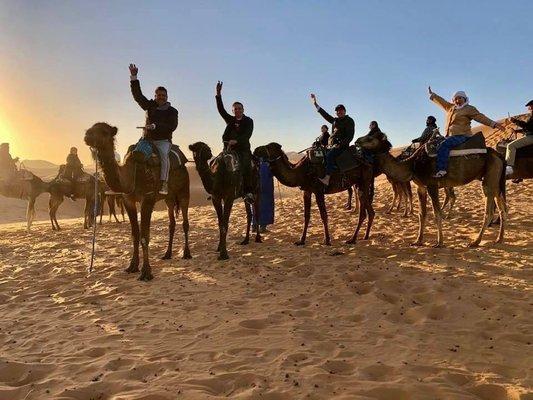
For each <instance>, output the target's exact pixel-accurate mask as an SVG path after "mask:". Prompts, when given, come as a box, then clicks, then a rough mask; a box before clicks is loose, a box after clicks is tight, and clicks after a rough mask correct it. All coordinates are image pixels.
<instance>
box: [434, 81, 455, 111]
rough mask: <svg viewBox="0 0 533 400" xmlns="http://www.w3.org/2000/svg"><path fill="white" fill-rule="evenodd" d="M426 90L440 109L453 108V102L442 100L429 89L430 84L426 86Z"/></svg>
mask: <svg viewBox="0 0 533 400" xmlns="http://www.w3.org/2000/svg"><path fill="white" fill-rule="evenodd" d="M428 92H429V99H430V100H431V101H432V102H433V103H435V104H437V105H438V106H439V107H441V108H442V109H444V110H445V111H448V110H450V109H452V108H453V104H452V103H449V102H447V101H446V100H444V99H443V98H442V97H440V96H439V95H438V94H437V93H434V92H433V91H432V90H431V86H429V87H428Z"/></svg>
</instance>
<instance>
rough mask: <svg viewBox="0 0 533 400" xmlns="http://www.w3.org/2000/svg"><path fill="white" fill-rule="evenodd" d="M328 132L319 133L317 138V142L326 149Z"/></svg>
mask: <svg viewBox="0 0 533 400" xmlns="http://www.w3.org/2000/svg"><path fill="white" fill-rule="evenodd" d="M329 136H330V135H329V132H325V133H321V134H320V136H319V137H318V138H317V142H318V143H319V144H320V145H321V146H323V147H327V145H328V144H329Z"/></svg>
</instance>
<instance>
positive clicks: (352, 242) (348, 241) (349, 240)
mask: <svg viewBox="0 0 533 400" xmlns="http://www.w3.org/2000/svg"><path fill="white" fill-rule="evenodd" d="M356 241H357V240H356V238H351V239H348V240H347V241H346V242H344V243H346V244H355V242H356Z"/></svg>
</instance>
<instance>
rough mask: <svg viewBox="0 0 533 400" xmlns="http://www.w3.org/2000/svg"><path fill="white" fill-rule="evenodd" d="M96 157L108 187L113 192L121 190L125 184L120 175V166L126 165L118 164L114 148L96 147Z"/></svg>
mask: <svg viewBox="0 0 533 400" xmlns="http://www.w3.org/2000/svg"><path fill="white" fill-rule="evenodd" d="M98 159H99V160H100V164H101V166H102V170H103V171H104V177H105V181H106V183H107V184H108V185H109V187H110V188H111V189H112V190H114V191H115V192H123V191H124V187H125V186H126V185H125V182H123V179H122V177H121V168H126V166H124V167H120V166H119V165H118V163H117V160H116V159H115V152H114V150H113V149H111V150H105V149H98Z"/></svg>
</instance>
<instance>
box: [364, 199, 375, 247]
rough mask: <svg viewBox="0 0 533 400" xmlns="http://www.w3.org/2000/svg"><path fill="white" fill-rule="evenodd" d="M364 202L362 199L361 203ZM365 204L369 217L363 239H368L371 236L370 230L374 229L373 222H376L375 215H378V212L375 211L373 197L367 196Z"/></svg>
mask: <svg viewBox="0 0 533 400" xmlns="http://www.w3.org/2000/svg"><path fill="white" fill-rule="evenodd" d="M362 203H363V201H362V200H361V204H362ZM365 206H366V215H367V217H368V221H367V223H366V231H365V236H363V240H368V238H369V237H370V230H371V229H372V223H373V222H374V216H375V215H376V212H375V211H374V207H373V206H372V201H371V199H370V198H369V197H367V196H365ZM361 207H362V206H361Z"/></svg>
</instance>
